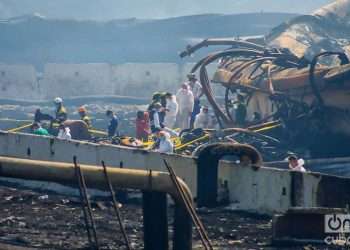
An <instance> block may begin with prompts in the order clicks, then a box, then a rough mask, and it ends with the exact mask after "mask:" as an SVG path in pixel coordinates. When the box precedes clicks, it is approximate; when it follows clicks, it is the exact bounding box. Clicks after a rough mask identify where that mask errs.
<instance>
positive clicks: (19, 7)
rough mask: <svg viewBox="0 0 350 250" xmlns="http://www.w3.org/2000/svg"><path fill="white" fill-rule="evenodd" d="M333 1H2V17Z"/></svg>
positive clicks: (248, 8)
mask: <svg viewBox="0 0 350 250" xmlns="http://www.w3.org/2000/svg"><path fill="white" fill-rule="evenodd" d="M330 2H332V0H264V1H262V0H216V1H213V0H176V1H171V0H0V18H9V17H14V16H21V15H28V14H33V13H40V14H41V15H43V16H46V17H48V18H60V19H61V18H64V19H66V18H69V19H93V20H110V19H119V18H131V17H136V18H167V17H174V16H183V15H193V14H202V13H224V14H234V13H247V12H260V11H264V12H289V13H301V14H305V13H310V12H311V11H313V10H315V9H317V8H319V7H320V6H322V5H325V4H327V3H330Z"/></svg>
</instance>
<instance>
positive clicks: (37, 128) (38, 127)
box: [31, 122, 50, 136]
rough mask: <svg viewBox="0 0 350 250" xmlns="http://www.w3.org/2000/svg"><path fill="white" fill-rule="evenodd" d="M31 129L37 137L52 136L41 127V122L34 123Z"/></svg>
mask: <svg viewBox="0 0 350 250" xmlns="http://www.w3.org/2000/svg"><path fill="white" fill-rule="evenodd" d="M31 129H32V131H33V134H35V135H47V136H49V135H50V134H49V132H48V131H47V130H46V129H44V128H43V127H41V124H40V123H39V122H34V123H33V124H32V126H31Z"/></svg>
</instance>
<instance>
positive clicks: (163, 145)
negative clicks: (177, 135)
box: [155, 131, 174, 154]
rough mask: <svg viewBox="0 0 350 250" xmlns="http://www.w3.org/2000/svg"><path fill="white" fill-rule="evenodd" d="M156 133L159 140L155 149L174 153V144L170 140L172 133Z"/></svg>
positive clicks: (160, 151)
mask: <svg viewBox="0 0 350 250" xmlns="http://www.w3.org/2000/svg"><path fill="white" fill-rule="evenodd" d="M156 135H157V139H158V140H159V141H158V143H157V148H156V149H155V151H156V152H159V153H168V154H171V153H173V152H174V144H173V142H172V141H171V140H170V135H169V134H168V133H167V132H165V131H157V133H156Z"/></svg>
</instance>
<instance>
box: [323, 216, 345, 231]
mask: <svg viewBox="0 0 350 250" xmlns="http://www.w3.org/2000/svg"><path fill="white" fill-rule="evenodd" d="M324 226H325V233H350V214H327V215H325V221H324Z"/></svg>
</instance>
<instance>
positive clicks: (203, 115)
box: [194, 106, 212, 128]
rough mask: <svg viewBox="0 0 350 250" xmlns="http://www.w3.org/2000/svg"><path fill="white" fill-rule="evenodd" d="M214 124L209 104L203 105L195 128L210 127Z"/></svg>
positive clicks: (197, 116)
mask: <svg viewBox="0 0 350 250" xmlns="http://www.w3.org/2000/svg"><path fill="white" fill-rule="evenodd" d="M211 124H212V121H211V115H210V114H209V109H208V107H207V106H203V107H202V108H201V111H200V112H199V114H198V115H196V119H195V121H194V128H210V126H211Z"/></svg>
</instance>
